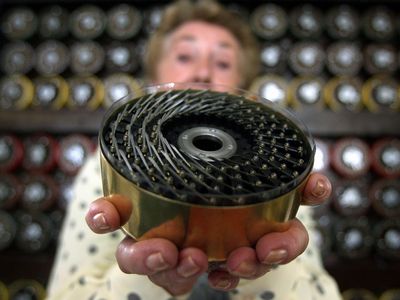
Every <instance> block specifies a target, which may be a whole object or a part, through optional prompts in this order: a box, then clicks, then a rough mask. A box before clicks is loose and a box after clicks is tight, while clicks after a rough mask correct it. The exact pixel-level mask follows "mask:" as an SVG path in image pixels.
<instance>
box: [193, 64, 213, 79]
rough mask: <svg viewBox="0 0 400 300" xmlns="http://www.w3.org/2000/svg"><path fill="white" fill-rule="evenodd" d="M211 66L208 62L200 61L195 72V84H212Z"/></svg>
mask: <svg viewBox="0 0 400 300" xmlns="http://www.w3.org/2000/svg"><path fill="white" fill-rule="evenodd" d="M211 73H212V71H211V66H210V63H209V62H208V61H206V60H204V61H200V62H199V63H198V64H197V66H196V70H195V72H194V81H195V82H206V83H209V82H211Z"/></svg>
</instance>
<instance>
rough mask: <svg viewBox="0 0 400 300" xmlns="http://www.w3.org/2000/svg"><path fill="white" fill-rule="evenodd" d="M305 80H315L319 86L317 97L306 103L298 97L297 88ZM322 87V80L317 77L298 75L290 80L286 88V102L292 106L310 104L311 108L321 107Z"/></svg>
mask: <svg viewBox="0 0 400 300" xmlns="http://www.w3.org/2000/svg"><path fill="white" fill-rule="evenodd" d="M307 82H315V84H318V85H319V87H320V91H319V97H318V99H317V100H316V101H315V102H313V103H306V102H304V101H302V100H301V99H300V98H299V95H298V89H299V88H300V86H302V85H303V84H306V83H307ZM323 87H324V80H323V79H321V78H319V77H311V76H304V77H303V76H300V77H296V78H295V79H293V80H292V81H291V82H290V85H289V90H288V99H289V102H288V104H290V105H292V106H293V107H294V108H299V107H302V106H312V108H313V109H314V108H316V107H322V106H323V105H322V104H323Z"/></svg>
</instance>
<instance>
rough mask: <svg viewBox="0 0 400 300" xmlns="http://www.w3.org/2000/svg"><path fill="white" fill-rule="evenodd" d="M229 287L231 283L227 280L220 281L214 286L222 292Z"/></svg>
mask: <svg viewBox="0 0 400 300" xmlns="http://www.w3.org/2000/svg"><path fill="white" fill-rule="evenodd" d="M230 286H231V282H230V281H229V280H227V279H223V280H220V281H218V282H217V283H216V284H215V287H216V288H218V289H222V290H226V289H228V288H229V287H230Z"/></svg>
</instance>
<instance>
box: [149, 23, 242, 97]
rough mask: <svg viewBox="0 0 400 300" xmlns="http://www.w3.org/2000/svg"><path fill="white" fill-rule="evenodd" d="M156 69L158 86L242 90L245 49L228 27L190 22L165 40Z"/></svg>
mask: <svg viewBox="0 0 400 300" xmlns="http://www.w3.org/2000/svg"><path fill="white" fill-rule="evenodd" d="M163 46H164V49H163V50H162V53H161V58H160V62H159V63H158V66H157V68H156V78H155V81H156V83H165V82H180V83H181V82H183V83H186V82H195V83H208V84H210V85H211V88H212V89H217V90H221V89H222V90H224V88H221V87H220V88H218V87H217V86H215V88H213V85H223V86H226V87H239V86H240V83H241V78H240V72H239V56H240V54H241V47H240V44H239V42H238V41H237V40H236V38H235V37H234V36H233V35H232V34H231V33H230V32H229V31H228V30H227V29H225V28H224V27H222V26H218V25H214V24H210V23H207V22H203V21H190V22H187V23H184V24H182V25H181V26H179V27H178V28H177V29H175V30H174V31H173V32H172V33H171V34H170V35H169V36H168V37H167V39H166V40H165V42H164V45H163Z"/></svg>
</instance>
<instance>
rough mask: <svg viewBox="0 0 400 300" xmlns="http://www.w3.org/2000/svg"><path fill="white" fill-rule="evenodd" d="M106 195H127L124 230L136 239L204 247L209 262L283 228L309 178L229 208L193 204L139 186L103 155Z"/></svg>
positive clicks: (294, 212)
mask: <svg viewBox="0 0 400 300" xmlns="http://www.w3.org/2000/svg"><path fill="white" fill-rule="evenodd" d="M100 160H101V172H102V178H103V179H102V180H103V192H104V195H105V196H109V197H114V196H117V195H118V196H120V195H122V196H124V197H127V198H128V199H129V201H130V202H131V204H132V212H131V217H130V219H129V221H128V222H127V223H126V224H125V225H124V226H123V230H124V232H125V233H127V234H128V235H129V236H131V237H132V238H134V239H136V240H144V239H149V238H166V239H168V240H171V241H172V242H174V243H175V244H176V245H177V246H178V247H179V248H184V247H197V248H200V249H202V250H203V251H204V252H205V253H206V254H207V255H208V257H209V260H210V261H220V260H224V259H225V258H226V257H227V255H228V254H229V252H230V251H231V250H233V249H235V248H238V247H241V246H254V245H255V243H256V241H257V240H258V239H259V238H260V237H261V236H263V235H264V234H266V233H268V232H276V231H284V230H286V229H287V227H288V224H287V223H286V222H285V221H288V220H290V219H292V218H293V217H294V216H295V215H296V212H297V209H298V207H299V204H300V195H301V191H302V190H303V186H304V183H305V181H306V180H304V182H303V183H302V184H300V185H299V187H298V188H297V189H295V190H293V191H291V192H289V193H287V194H284V195H282V196H281V197H278V198H276V199H273V200H270V201H266V202H262V203H258V204H253V205H241V206H233V207H232V206H230V207H221V206H218V207H215V206H214V207H213V206H198V205H189V204H187V203H183V202H179V201H174V200H171V199H167V198H165V197H162V196H160V195H156V194H154V193H151V192H149V191H146V190H143V189H141V188H140V187H138V186H136V185H135V184H133V183H132V182H130V181H129V180H127V179H126V178H124V177H123V176H122V175H121V174H119V173H118V172H117V171H116V170H115V169H114V168H113V167H112V166H111V165H110V163H109V162H108V161H107V159H106V158H105V157H104V155H101V159H100Z"/></svg>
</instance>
